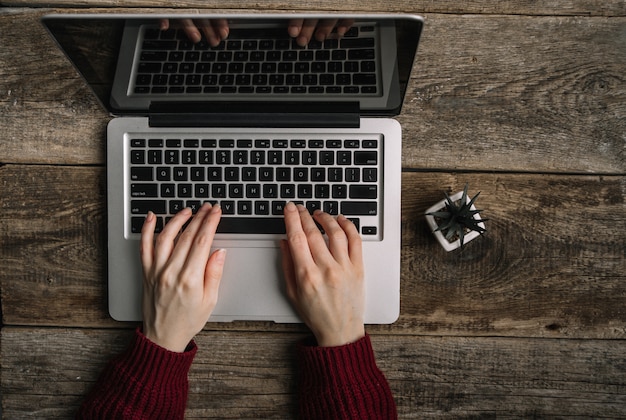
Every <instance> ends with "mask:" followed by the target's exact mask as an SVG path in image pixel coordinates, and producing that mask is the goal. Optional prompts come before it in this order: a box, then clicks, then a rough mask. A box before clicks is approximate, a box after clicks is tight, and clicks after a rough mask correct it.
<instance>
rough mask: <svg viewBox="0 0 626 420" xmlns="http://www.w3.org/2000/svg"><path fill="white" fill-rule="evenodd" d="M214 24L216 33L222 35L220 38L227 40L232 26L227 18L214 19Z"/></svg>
mask: <svg viewBox="0 0 626 420" xmlns="http://www.w3.org/2000/svg"><path fill="white" fill-rule="evenodd" d="M211 23H212V24H213V28H215V31H216V33H218V34H219V35H220V38H221V39H222V41H223V40H225V39H226V38H228V35H230V27H229V26H228V20H226V19H213V20H211Z"/></svg>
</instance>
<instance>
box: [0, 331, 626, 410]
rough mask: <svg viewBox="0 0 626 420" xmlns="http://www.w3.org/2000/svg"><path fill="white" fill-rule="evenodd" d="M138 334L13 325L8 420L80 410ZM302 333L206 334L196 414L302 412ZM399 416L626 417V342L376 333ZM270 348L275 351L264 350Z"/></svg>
mask: <svg viewBox="0 0 626 420" xmlns="http://www.w3.org/2000/svg"><path fill="white" fill-rule="evenodd" d="M130 335H131V332H130V331H128V330H97V329H96V330H84V329H64V328H61V329H50V328H43V329H41V328H13V327H9V328H4V329H3V330H2V344H3V345H2V353H1V356H2V362H3V376H2V390H3V410H4V413H3V414H4V415H5V416H6V417H7V418H25V417H37V418H44V417H45V418H70V417H71V416H72V414H73V413H74V412H75V410H76V409H77V407H78V405H79V404H80V402H81V400H82V398H83V397H84V395H85V394H86V393H87V392H88V391H89V389H90V388H91V386H92V385H93V383H94V381H95V380H96V378H97V377H98V375H99V373H100V371H101V370H102V368H103V366H104V365H105V363H106V362H107V361H108V360H110V358H112V357H113V356H114V355H116V354H118V353H119V352H121V351H122V350H123V349H124V348H125V347H126V345H127V343H128V341H129V339H130ZM302 337H303V335H302V334H289V333H267V332H265V333H256V334H250V333H237V332H229V333H221V332H204V333H201V334H200V335H198V337H197V340H196V341H197V343H198V346H199V348H200V350H199V352H198V354H197V356H196V359H195V361H194V364H193V366H192V369H191V372H190V375H189V379H190V395H189V401H188V410H187V415H186V417H187V418H238V419H253V418H281V419H284V418H295V416H294V415H293V413H294V409H295V405H296V400H295V392H296V387H297V383H296V375H297V363H296V361H295V359H294V346H295V343H296V342H297V341H298V340H299V339H301V338H302ZM372 342H373V345H374V350H375V352H376V356H377V360H378V365H379V367H380V368H381V370H382V371H383V372H384V373H385V375H386V376H387V379H388V380H389V383H390V386H391V388H392V392H393V394H394V398H395V400H396V404H397V405H398V411H399V417H400V418H403V419H408V418H427V417H436V418H460V417H462V418H466V417H472V418H485V417H486V418H492V417H540V418H545V417H554V416H558V417H567V416H580V417H594V418H601V417H611V418H617V417H623V416H626V396H625V395H626V394H625V393H624V392H623V391H624V387H625V386H626V381H625V379H624V378H626V375H625V374H626V364H625V363H624V354H623V346H624V342H623V341H620V340H611V341H606V340H584V341H579V340H562V339H515V338H485V337H475V338H465V337H423V336H410V337H394V336H378V335H373V336H372ZM259 349H263V352H262V354H261V353H260V352H259Z"/></svg>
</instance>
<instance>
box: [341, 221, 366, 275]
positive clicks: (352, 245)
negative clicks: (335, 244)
mask: <svg viewBox="0 0 626 420" xmlns="http://www.w3.org/2000/svg"><path fill="white" fill-rule="evenodd" d="M337 223H339V225H340V226H341V228H342V229H343V230H344V232H345V233H346V236H347V238H348V254H349V255H350V260H351V261H352V264H354V265H356V266H357V267H359V268H360V269H363V242H362V241H361V236H360V235H359V232H358V231H357V229H356V226H355V225H354V223H352V222H351V221H350V220H348V219H347V218H346V217H345V216H344V215H343V214H340V215H339V216H338V217H337Z"/></svg>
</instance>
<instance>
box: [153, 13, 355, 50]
mask: <svg viewBox="0 0 626 420" xmlns="http://www.w3.org/2000/svg"><path fill="white" fill-rule="evenodd" d="M178 22H179V23H180V25H181V26H182V29H183V31H185V34H187V37H188V38H189V40H190V41H192V42H200V40H201V39H202V36H203V35H204V37H205V38H206V40H207V42H208V43H209V44H210V45H211V46H212V47H216V46H218V45H219V43H220V42H222V41H224V40H225V39H226V38H228V34H229V32H230V28H229V27H228V21H227V20H226V19H178ZM353 24H354V20H353V19H291V20H290V21H289V24H288V25H287V33H288V34H289V36H290V37H292V38H294V39H295V40H296V42H297V43H298V45H300V46H301V47H304V46H306V45H307V44H308V43H309V42H311V39H315V40H316V41H320V42H321V41H324V40H325V39H326V38H328V36H329V35H330V34H331V33H332V32H333V30H335V31H336V33H337V35H338V36H340V37H341V36H343V35H345V33H346V32H348V31H349V30H350V28H351V27H352V25H353ZM160 27H161V30H163V31H166V30H168V29H169V27H170V21H169V19H161V23H160Z"/></svg>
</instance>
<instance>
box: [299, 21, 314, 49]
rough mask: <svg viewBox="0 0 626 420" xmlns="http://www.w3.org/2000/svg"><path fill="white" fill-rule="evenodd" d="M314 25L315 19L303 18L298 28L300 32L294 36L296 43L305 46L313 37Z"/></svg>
mask: <svg viewBox="0 0 626 420" xmlns="http://www.w3.org/2000/svg"><path fill="white" fill-rule="evenodd" d="M316 26H317V19H305V20H304V23H303V24H302V27H301V28H300V34H299V35H298V37H297V38H296V43H297V44H298V45H299V46H301V47H306V46H307V45H308V43H309V42H310V41H311V38H312V37H313V33H314V32H315V27H316Z"/></svg>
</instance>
